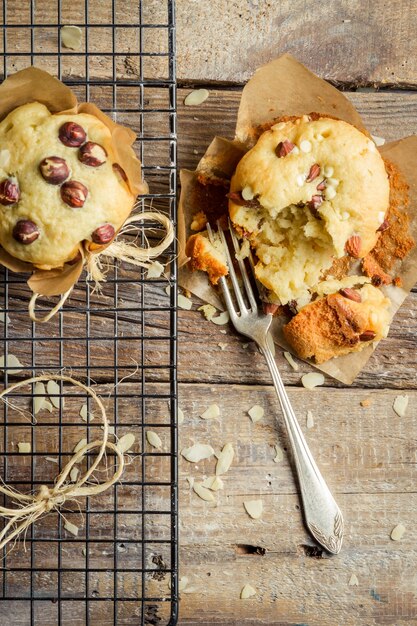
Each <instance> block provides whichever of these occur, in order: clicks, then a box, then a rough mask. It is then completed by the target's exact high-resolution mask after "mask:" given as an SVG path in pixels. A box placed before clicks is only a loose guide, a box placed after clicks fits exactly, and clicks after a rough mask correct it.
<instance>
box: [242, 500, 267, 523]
mask: <svg viewBox="0 0 417 626" xmlns="http://www.w3.org/2000/svg"><path fill="white" fill-rule="evenodd" d="M243 506H244V507H245V509H246V513H247V514H248V515H249V517H251V518H252V519H260V518H261V517H262V512H263V502H262V500H245V501H244V502H243Z"/></svg>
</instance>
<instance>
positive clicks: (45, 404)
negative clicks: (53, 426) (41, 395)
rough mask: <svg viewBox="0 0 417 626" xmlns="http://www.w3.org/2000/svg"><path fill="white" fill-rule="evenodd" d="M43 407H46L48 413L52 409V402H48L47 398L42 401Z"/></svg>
mask: <svg viewBox="0 0 417 626" xmlns="http://www.w3.org/2000/svg"><path fill="white" fill-rule="evenodd" d="M42 408H43V409H46V410H47V411H49V413H52V411H53V410H54V407H53V406H52V403H51V402H49V400H45V401H44V403H43V407H42Z"/></svg>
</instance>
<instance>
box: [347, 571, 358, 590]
mask: <svg viewBox="0 0 417 626" xmlns="http://www.w3.org/2000/svg"><path fill="white" fill-rule="evenodd" d="M349 585H350V586H351V587H353V586H355V587H357V586H358V585H359V580H358V577H357V576H356V574H352V576H351V577H350V578H349Z"/></svg>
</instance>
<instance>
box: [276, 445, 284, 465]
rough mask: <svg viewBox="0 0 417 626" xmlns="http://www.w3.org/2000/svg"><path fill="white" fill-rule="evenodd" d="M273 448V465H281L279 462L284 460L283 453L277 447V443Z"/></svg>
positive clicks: (279, 447)
mask: <svg viewBox="0 0 417 626" xmlns="http://www.w3.org/2000/svg"><path fill="white" fill-rule="evenodd" d="M274 448H275V457H274V463H281V461H282V460H283V459H284V451H283V449H282V448H281V446H279V445H278V444H277V443H276V444H275V446H274Z"/></svg>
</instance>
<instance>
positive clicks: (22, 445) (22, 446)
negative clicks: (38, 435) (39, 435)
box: [17, 441, 32, 454]
mask: <svg viewBox="0 0 417 626" xmlns="http://www.w3.org/2000/svg"><path fill="white" fill-rule="evenodd" d="M17 448H18V450H19V454H29V452H31V451H32V446H31V445H30V443H29V442H27V441H26V442H19V443H18V444H17Z"/></svg>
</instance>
